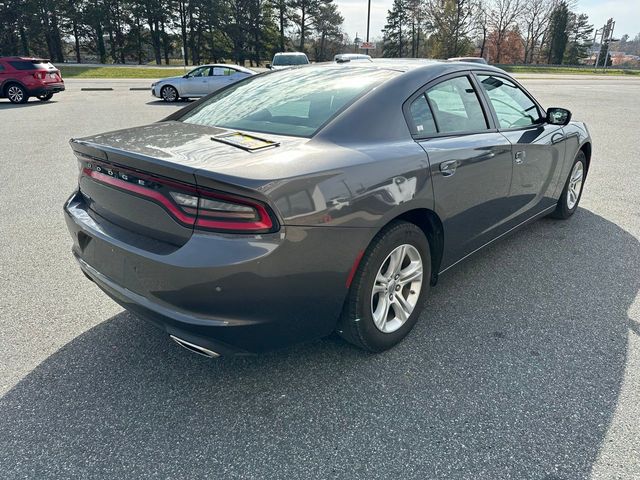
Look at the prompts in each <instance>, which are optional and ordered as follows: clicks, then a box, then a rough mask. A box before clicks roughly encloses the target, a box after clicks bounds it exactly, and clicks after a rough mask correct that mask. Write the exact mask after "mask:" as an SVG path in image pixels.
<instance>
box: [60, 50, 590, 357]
mask: <svg viewBox="0 0 640 480" xmlns="http://www.w3.org/2000/svg"><path fill="white" fill-rule="evenodd" d="M71 147H72V149H73V151H74V153H75V155H76V156H77V158H78V162H79V168H80V175H79V186H78V189H77V191H76V192H74V193H73V195H72V196H71V198H69V200H68V201H67V203H66V205H65V212H66V221H67V224H68V227H69V230H70V232H71V235H72V237H73V242H74V244H73V253H74V255H75V257H76V259H77V260H78V262H79V264H80V267H81V268H82V270H83V271H84V273H85V274H86V276H87V277H88V278H89V279H90V280H92V281H93V282H95V283H96V284H97V285H98V286H99V287H100V288H101V289H102V290H104V292H105V293H107V294H108V295H109V296H111V297H112V298H113V299H114V300H115V301H117V302H118V303H120V304H121V305H122V306H124V307H125V308H127V309H129V310H131V311H133V312H135V313H137V314H139V315H140V316H142V317H145V318H148V319H150V320H151V321H153V322H155V323H156V324H157V325H159V326H160V327H161V328H162V329H163V330H164V331H165V332H166V333H167V334H168V335H169V336H170V337H171V338H172V339H173V340H175V341H176V342H177V343H179V344H180V345H182V346H183V347H185V348H188V349H190V350H192V351H195V352H197V353H200V354H203V355H207V356H210V357H216V356H218V355H220V354H232V353H256V352H262V351H265V350H268V349H272V348H277V347H282V346H285V345H288V344H291V343H293V342H299V341H304V340H310V339H315V338H319V337H322V336H326V335H329V334H330V333H332V332H334V331H336V332H337V333H338V334H340V335H341V336H342V337H344V338H345V339H346V340H348V341H349V342H352V343H353V344H355V345H357V346H359V347H361V348H364V349H367V350H370V351H382V350H385V349H388V348H390V347H392V346H393V345H395V344H396V343H398V342H399V341H400V340H401V339H402V338H403V337H405V336H406V335H407V334H408V333H409V331H410V330H411V329H412V327H413V326H414V324H415V323H416V321H418V318H419V316H420V315H421V313H422V308H423V304H424V302H425V299H426V297H427V296H428V295H429V288H430V287H431V286H433V285H435V284H436V282H437V279H438V275H440V274H441V273H442V272H444V271H446V270H447V269H449V268H450V267H451V266H452V265H454V264H456V263H457V262H459V261H461V260H462V259H464V258H465V257H467V256H469V255H471V254H472V253H474V252H476V251H478V250H479V249H480V248H482V247H483V246H485V245H487V244H488V243H491V242H492V241H494V240H496V239H497V238H499V237H502V236H504V235H505V234H507V233H509V232H511V231H513V230H514V229H516V228H518V227H520V226H522V225H524V224H525V223H527V222H529V221H532V220H534V219H536V218H539V217H541V216H544V215H551V216H553V217H555V218H560V219H566V218H568V217H570V216H571V215H572V214H573V213H574V212H575V210H576V208H577V206H578V202H579V201H580V195H581V192H582V185H583V183H584V180H585V178H586V175H587V172H588V171H589V163H590V159H591V140H590V137H589V133H588V131H587V128H586V127H585V125H584V124H583V123H579V122H572V121H571V114H570V112H569V111H568V110H565V109H562V108H549V109H548V110H546V111H545V110H544V109H543V108H542V107H541V106H540V104H539V103H538V102H537V101H536V100H535V99H534V98H533V97H532V96H531V95H530V94H529V93H528V92H527V91H526V90H525V89H524V88H522V86H520V85H519V84H518V82H516V81H515V80H514V79H513V78H511V77H510V76H509V75H507V74H506V73H505V72H504V71H502V70H500V69H497V68H493V67H490V66H487V65H481V64H472V63H463V62H428V61H420V62H415V61H406V62H401V61H398V62H387V63H361V64H343V65H335V64H334V65H314V66H308V67H301V68H294V69H291V70H286V71H276V72H270V73H265V74H261V75H256V76H252V77H249V78H247V79H246V80H242V81H240V82H238V83H235V84H233V85H231V86H228V87H226V88H224V89H222V90H220V91H218V92H215V93H213V94H211V95H209V96H207V97H206V98H204V99H202V100H200V101H198V102H195V103H193V104H191V105H189V106H187V107H186V108H184V109H182V110H180V111H178V112H176V113H175V114H173V115H171V116H169V117H168V118H166V119H165V120H163V121H160V122H158V123H154V124H151V125H145V126H141V127H136V128H130V129H126V130H119V131H115V132H110V133H104V134H100V135H95V136H92V137H87V138H82V139H73V140H71ZM426 314H427V315H428V312H426Z"/></svg>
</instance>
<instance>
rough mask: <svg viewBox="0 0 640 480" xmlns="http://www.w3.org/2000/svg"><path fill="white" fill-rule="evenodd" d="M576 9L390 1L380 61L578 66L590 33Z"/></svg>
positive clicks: (551, 1)
mask: <svg viewBox="0 0 640 480" xmlns="http://www.w3.org/2000/svg"><path fill="white" fill-rule="evenodd" d="M575 8H576V1H575V0H394V2H393V5H392V8H391V10H389V11H388V14H387V23H386V26H385V28H384V31H383V36H384V41H383V55H384V56H385V57H405V56H411V57H433V58H450V57H459V56H466V55H474V54H476V55H479V56H481V57H483V58H485V59H487V60H488V61H489V62H490V63H525V64H531V63H545V64H563V63H564V64H577V63H579V62H580V61H582V60H583V59H585V58H586V57H588V56H589V55H590V49H591V46H592V42H593V32H594V30H593V25H591V24H590V23H589V19H588V17H587V15H585V14H581V13H577V12H575Z"/></svg>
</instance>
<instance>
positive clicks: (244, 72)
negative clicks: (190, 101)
mask: <svg viewBox="0 0 640 480" xmlns="http://www.w3.org/2000/svg"><path fill="white" fill-rule="evenodd" d="M251 75H255V72H254V71H253V70H249V69H248V68H244V67H240V66H238V65H225V64H213V65H202V66H200V67H197V68H194V69H193V70H191V71H190V72H189V73H187V74H186V75H183V76H182V77H169V78H163V79H162V80H159V81H158V82H156V83H154V84H152V85H151V92H152V94H153V96H154V97H158V98H162V99H163V100H164V101H165V102H175V101H177V100H178V99H180V98H183V99H187V98H191V97H204V96H205V95H209V94H210V93H211V92H215V91H216V90H219V89H220V88H222V87H225V86H227V85H230V84H232V83H235V82H237V81H239V80H242V79H244V78H247V77H250V76H251Z"/></svg>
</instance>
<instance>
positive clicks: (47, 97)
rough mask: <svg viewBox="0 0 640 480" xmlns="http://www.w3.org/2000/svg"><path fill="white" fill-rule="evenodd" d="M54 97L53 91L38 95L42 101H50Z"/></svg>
mask: <svg viewBox="0 0 640 480" xmlns="http://www.w3.org/2000/svg"><path fill="white" fill-rule="evenodd" d="M52 97H53V93H51V92H47V93H41V94H40V95H38V100H40V101H41V102H48V101H49V100H51V98H52Z"/></svg>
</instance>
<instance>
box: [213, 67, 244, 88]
mask: <svg viewBox="0 0 640 480" xmlns="http://www.w3.org/2000/svg"><path fill="white" fill-rule="evenodd" d="M236 72H237V70H234V69H233V68H229V67H213V69H212V74H211V77H209V92H208V93H211V92H215V91H216V90H219V89H221V88H222V87H225V86H227V85H229V84H231V83H233V81H234V76H233V74H234V73H236Z"/></svg>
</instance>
